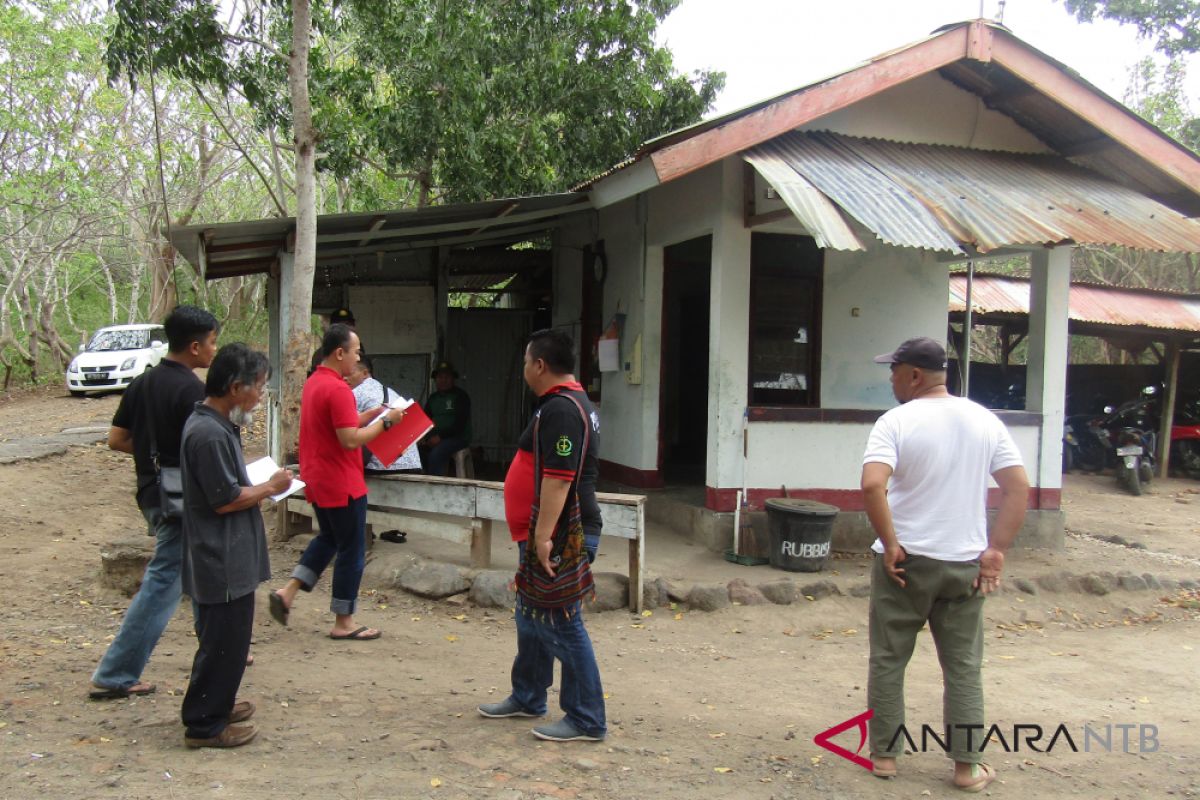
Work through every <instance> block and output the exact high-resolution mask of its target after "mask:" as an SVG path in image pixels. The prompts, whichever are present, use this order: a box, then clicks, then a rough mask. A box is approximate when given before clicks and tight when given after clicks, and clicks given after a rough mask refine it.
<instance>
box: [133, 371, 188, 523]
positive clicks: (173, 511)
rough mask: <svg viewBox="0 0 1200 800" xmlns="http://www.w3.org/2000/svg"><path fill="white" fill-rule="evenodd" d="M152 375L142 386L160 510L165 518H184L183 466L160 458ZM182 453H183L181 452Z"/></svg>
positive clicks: (147, 377)
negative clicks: (173, 464)
mask: <svg viewBox="0 0 1200 800" xmlns="http://www.w3.org/2000/svg"><path fill="white" fill-rule="evenodd" d="M149 378H150V376H149V375H147V376H146V385H145V386H143V387H142V394H143V399H144V400H145V403H146V417H147V421H148V423H149V425H148V426H147V427H148V428H149V431H150V460H151V461H153V462H154V476H155V480H156V481H157V482H158V510H159V513H161V514H162V515H163V518H164V519H182V518H183V468H182V467H164V466H163V465H162V464H161V463H160V462H159V458H158V437H157V436H156V435H155V431H154V427H155V426H154V398H153V394H152V393H151V391H150V385H149V383H150V381H149ZM181 455H182V454H181Z"/></svg>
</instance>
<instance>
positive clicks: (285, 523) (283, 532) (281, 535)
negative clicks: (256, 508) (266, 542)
mask: <svg viewBox="0 0 1200 800" xmlns="http://www.w3.org/2000/svg"><path fill="white" fill-rule="evenodd" d="M290 538H292V525H291V514H289V513H288V508H287V501H286V500H285V501H284V502H282V503H277V504H276V505H275V541H277V542H286V541H287V540H288V539H290Z"/></svg>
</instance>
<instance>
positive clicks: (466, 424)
mask: <svg viewBox="0 0 1200 800" xmlns="http://www.w3.org/2000/svg"><path fill="white" fill-rule="evenodd" d="M431 377H432V378H433V381H434V385H436V386H437V391H436V392H434V393H433V394H431V395H430V396H429V399H428V400H427V401H426V402H425V413H426V414H428V415H429V419H431V420H432V421H433V430H432V431H430V432H429V435H427V436H426V437H425V439H424V441H423V442H422V448H421V461H422V463H424V464H425V471H426V473H427V474H429V475H445V474H446V469H447V468H448V467H449V466H450V459H451V458H453V457H454V454H455V453H457V452H458V451H459V450H462V449H463V448H464V447H467V446H468V445H469V444H470V443H471V398H470V396H468V395H467V393H466V392H465V391H463V390H462V389H461V388H459V387H458V386H455V385H454V381H455V379H457V378H458V373H457V372H455V371H454V367H453V366H452V365H451V364H450V362H449V361H441V362H439V363H438V365H437V366H436V367H434V368H433V374H432V376H431Z"/></svg>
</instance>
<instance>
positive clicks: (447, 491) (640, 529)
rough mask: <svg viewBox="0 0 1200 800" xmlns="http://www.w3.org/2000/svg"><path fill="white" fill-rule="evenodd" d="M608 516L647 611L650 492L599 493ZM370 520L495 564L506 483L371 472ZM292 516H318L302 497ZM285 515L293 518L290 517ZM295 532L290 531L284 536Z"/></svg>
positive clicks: (293, 501)
mask: <svg viewBox="0 0 1200 800" xmlns="http://www.w3.org/2000/svg"><path fill="white" fill-rule="evenodd" d="M596 499H597V500H598V501H599V503H600V514H601V516H602V517H603V519H604V528H603V531H602V535H604V536H612V537H615V538H618V539H625V540H627V541H628V542H629V607H630V608H631V609H633V610H635V611H637V612H638V613H641V611H642V567H643V565H644V563H645V557H646V498H645V496H644V495H634V494H613V493H609V492H597V494H596ZM367 502H368V506H367V509H368V510H367V523H368V524H371V525H386V526H388V527H392V528H401V529H403V530H406V531H410V532H413V533H419V534H421V535H422V536H433V537H435V538H439V539H447V540H449V541H454V542H460V543H462V544H467V543H470V546H471V566H472V567H475V568H477V569H487V568H489V567H490V566H491V563H492V531H493V528H495V527H496V526H497V525H499V529H500V530H501V531H504V532H507V526H506V524H505V518H504V484H502V483H497V482H495V481H477V480H470V479H465V478H435V477H433V476H431V475H368V476H367ZM287 510H288V511H289V512H290V513H291V514H300V515H303V516H307V517H311V516H312V506H310V505H309V504H308V502H307V501H306V500H304V498H302V497H297V496H292V497H290V498H288V500H287ZM285 516H290V514H289V515H285ZM288 535H289V533H288V532H287V531H284V536H285V537H286V536H288Z"/></svg>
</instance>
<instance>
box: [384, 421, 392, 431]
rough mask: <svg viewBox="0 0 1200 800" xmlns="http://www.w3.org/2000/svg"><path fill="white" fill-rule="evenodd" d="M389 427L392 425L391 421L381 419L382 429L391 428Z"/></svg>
mask: <svg viewBox="0 0 1200 800" xmlns="http://www.w3.org/2000/svg"><path fill="white" fill-rule="evenodd" d="M391 427H392V421H391V420H390V419H385V420H384V421H383V429H384V430H385V431H386V430H391Z"/></svg>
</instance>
